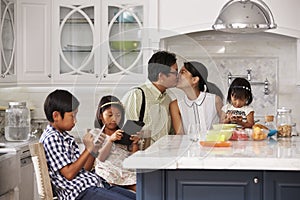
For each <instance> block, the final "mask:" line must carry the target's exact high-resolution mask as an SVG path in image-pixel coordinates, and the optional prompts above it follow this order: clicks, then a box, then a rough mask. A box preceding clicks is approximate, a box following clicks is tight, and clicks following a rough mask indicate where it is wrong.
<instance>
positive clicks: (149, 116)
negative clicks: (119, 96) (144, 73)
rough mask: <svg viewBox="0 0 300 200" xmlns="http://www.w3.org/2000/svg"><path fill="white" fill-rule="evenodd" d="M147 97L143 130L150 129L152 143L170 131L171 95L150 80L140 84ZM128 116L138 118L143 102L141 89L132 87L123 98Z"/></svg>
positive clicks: (133, 118)
mask: <svg viewBox="0 0 300 200" xmlns="http://www.w3.org/2000/svg"><path fill="white" fill-rule="evenodd" d="M139 87H140V88H142V89H143V91H144V93H145V97H146V108H145V116H144V122H145V126H144V127H143V129H142V130H150V131H151V138H152V143H153V142H155V141H157V140H158V139H159V138H161V137H162V136H165V135H167V134H169V133H170V128H171V117H170V114H169V104H170V102H171V98H170V96H169V95H168V94H167V93H166V92H164V93H161V92H160V91H159V90H158V89H157V88H156V87H155V86H154V85H153V84H152V83H151V82H150V81H149V80H148V81H146V83H145V84H143V85H141V86H139ZM123 104H124V106H125V113H126V118H127V119H131V120H138V118H139V115H140V110H141V104H142V92H141V91H140V90H139V89H136V88H133V89H131V90H130V91H129V92H128V93H127V94H126V95H125V96H124V98H123Z"/></svg>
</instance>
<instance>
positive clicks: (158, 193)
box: [137, 169, 300, 200]
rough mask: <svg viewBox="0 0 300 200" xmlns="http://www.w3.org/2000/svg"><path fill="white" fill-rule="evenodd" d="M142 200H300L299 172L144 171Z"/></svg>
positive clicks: (139, 193)
mask: <svg viewBox="0 0 300 200" xmlns="http://www.w3.org/2000/svg"><path fill="white" fill-rule="evenodd" d="M143 172H144V173H138V175H137V178H138V185H137V187H138V189H137V199H139V200H194V199H197V200H201V199H203V200H254V199H255V200H263V199H264V200H296V199H297V200H298V199H299V198H300V172H297V171H293V172H291V171H264V170H184V169H180V170H171V169H170V170H165V169H162V170H145V171H143Z"/></svg>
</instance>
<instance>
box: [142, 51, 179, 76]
mask: <svg viewBox="0 0 300 200" xmlns="http://www.w3.org/2000/svg"><path fill="white" fill-rule="evenodd" d="M176 60H177V59H176V55H175V54H174V53H169V52H167V51H158V52H156V53H154V54H153V55H152V57H151V58H150V59H149V61H148V79H149V80H150V81H151V82H153V81H157V80H158V74H159V73H164V74H168V73H169V72H170V70H171V69H170V67H171V66H172V65H174V64H175V63H176Z"/></svg>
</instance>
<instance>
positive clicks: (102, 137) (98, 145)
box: [94, 133, 106, 151]
mask: <svg viewBox="0 0 300 200" xmlns="http://www.w3.org/2000/svg"><path fill="white" fill-rule="evenodd" d="M105 138H106V134H105V133H100V135H99V137H98V140H97V142H96V143H95V146H94V150H97V151H98V150H99V149H100V148H101V147H102V144H103V142H104V140H105Z"/></svg>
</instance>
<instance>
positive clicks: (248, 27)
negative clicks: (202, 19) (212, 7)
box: [212, 0, 277, 33]
mask: <svg viewBox="0 0 300 200" xmlns="http://www.w3.org/2000/svg"><path fill="white" fill-rule="evenodd" d="M212 27H213V29H214V30H218V31H224V32H230V33H256V32H262V31H265V30H268V29H274V28H276V27H277V25H276V24H275V22H274V18H273V15H272V12H271V10H270V9H269V7H268V6H267V5H266V4H265V3H264V2H263V1H261V0H230V1H229V2H228V3H226V4H225V5H224V7H223V8H222V10H221V11H220V14H219V16H218V18H217V20H216V22H215V24H214V25H213V26H212Z"/></svg>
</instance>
